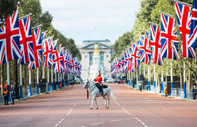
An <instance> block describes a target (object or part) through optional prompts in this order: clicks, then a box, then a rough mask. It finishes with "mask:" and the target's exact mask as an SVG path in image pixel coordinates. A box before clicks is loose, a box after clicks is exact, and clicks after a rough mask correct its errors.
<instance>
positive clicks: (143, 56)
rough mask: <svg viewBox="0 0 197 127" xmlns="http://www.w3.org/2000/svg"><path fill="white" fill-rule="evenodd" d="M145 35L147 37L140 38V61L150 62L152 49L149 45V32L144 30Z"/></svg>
mask: <svg viewBox="0 0 197 127" xmlns="http://www.w3.org/2000/svg"><path fill="white" fill-rule="evenodd" d="M144 35H145V37H143V36H140V38H139V50H140V61H142V62H144V63H145V64H150V57H151V50H150V49H149V47H148V46H149V44H148V42H149V41H148V33H147V32H144Z"/></svg>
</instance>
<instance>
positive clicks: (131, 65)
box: [128, 47, 135, 72]
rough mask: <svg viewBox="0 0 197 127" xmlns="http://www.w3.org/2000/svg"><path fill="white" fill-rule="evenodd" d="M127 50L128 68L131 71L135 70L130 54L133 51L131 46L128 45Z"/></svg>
mask: <svg viewBox="0 0 197 127" xmlns="http://www.w3.org/2000/svg"><path fill="white" fill-rule="evenodd" d="M128 52H129V56H130V58H129V65H130V66H129V70H130V71H131V72H135V67H134V62H133V57H131V55H132V53H133V50H132V48H131V47H129V49H128Z"/></svg>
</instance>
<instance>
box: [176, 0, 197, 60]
mask: <svg viewBox="0 0 197 127" xmlns="http://www.w3.org/2000/svg"><path fill="white" fill-rule="evenodd" d="M174 4H175V10H176V17H177V22H178V26H179V30H180V34H181V53H182V57H187V58H196V54H195V49H194V48H193V47H191V45H193V43H196V42H195V41H192V39H195V38H194V36H196V35H193V36H191V37H192V39H190V33H191V32H190V28H191V13H190V10H191V7H189V6H186V5H183V4H180V3H177V2H175V3H174ZM192 34H197V33H196V32H195V33H192Z"/></svg>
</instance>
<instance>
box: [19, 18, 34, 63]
mask: <svg viewBox="0 0 197 127" xmlns="http://www.w3.org/2000/svg"><path fill="white" fill-rule="evenodd" d="M30 24H31V23H30V16H27V17H25V18H23V19H21V20H19V33H20V46H21V50H20V51H21V57H20V58H19V59H18V65H19V64H25V63H29V62H31V61H34V54H33V52H34V49H33V39H32V34H31V25H30Z"/></svg>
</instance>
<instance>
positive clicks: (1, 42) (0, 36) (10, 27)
mask: <svg viewBox="0 0 197 127" xmlns="http://www.w3.org/2000/svg"><path fill="white" fill-rule="evenodd" d="M5 24H6V25H5V26H2V27H0V64H2V63H6V62H8V61H11V60H15V59H19V58H20V56H21V53H20V42H19V23H18V10H17V11H16V12H15V13H13V14H12V15H11V16H8V17H7V18H6V20H5Z"/></svg>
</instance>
